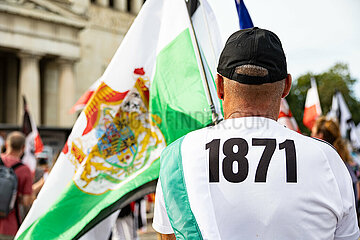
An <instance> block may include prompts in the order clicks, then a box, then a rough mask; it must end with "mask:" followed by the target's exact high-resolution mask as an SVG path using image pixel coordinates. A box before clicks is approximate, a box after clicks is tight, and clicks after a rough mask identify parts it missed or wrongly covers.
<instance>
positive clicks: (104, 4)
mask: <svg viewBox="0 0 360 240" xmlns="http://www.w3.org/2000/svg"><path fill="white" fill-rule="evenodd" d="M96 3H97V4H98V5H100V6H102V7H109V0H96Z"/></svg>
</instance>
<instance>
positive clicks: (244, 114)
mask: <svg viewBox="0 0 360 240" xmlns="http://www.w3.org/2000/svg"><path fill="white" fill-rule="evenodd" d="M224 115H225V119H230V118H242V117H264V118H270V119H272V120H275V121H277V116H276V117H275V116H274V114H266V113H265V114H263V113H253V112H245V111H234V112H232V113H230V114H224Z"/></svg>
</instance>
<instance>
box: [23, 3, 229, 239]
mask: <svg viewBox="0 0 360 240" xmlns="http://www.w3.org/2000/svg"><path fill="white" fill-rule="evenodd" d="M187 2H188V5H186V4H185V1H183V0H148V1H146V3H145V4H144V6H143V8H142V10H141V11H140V13H139V15H138V17H137V18H136V19H135V21H134V23H133V25H132V27H131V28H130V30H129V32H128V33H127V35H126V36H125V38H124V40H123V42H122V44H121V46H120V47H119V49H118V50H117V52H116V54H115V55H114V58H113V59H112V61H111V63H110V65H109V66H108V68H107V69H106V71H105V73H104V74H103V76H102V82H101V84H100V85H99V87H98V88H97V90H96V91H95V93H94V94H93V96H92V97H91V99H90V101H89V102H88V104H87V105H86V107H85V109H84V111H83V112H82V113H81V114H80V116H79V119H78V120H77V121H76V123H75V125H74V127H73V131H72V133H71V134H70V136H69V139H68V141H67V143H66V144H65V147H64V149H63V151H62V153H61V155H60V157H59V159H58V161H57V163H56V165H55V166H54V168H53V170H52V172H51V174H50V176H49V178H48V179H47V181H46V183H45V185H44V187H43V189H42V190H41V192H40V194H39V195H38V198H37V200H36V201H35V202H34V204H33V207H32V208H31V210H30V212H29V213H28V216H27V217H26V219H25V221H24V223H23V224H22V225H21V228H20V230H19V232H18V234H17V236H16V238H17V239H73V238H75V239H78V238H79V237H80V236H81V235H82V234H83V233H85V232H86V231H88V230H89V229H90V228H91V227H93V226H94V225H96V224H97V223H98V222H99V221H101V220H102V219H104V218H105V217H106V216H108V215H110V214H111V212H113V211H115V210H116V209H118V208H119V207H122V206H124V205H125V204H128V203H129V202H130V201H132V200H135V199H136V198H137V197H140V196H141V195H144V194H145V193H148V192H150V191H154V189H155V188H154V186H155V182H156V179H157V177H158V174H159V156H160V153H161V151H162V149H163V148H164V147H165V146H166V145H167V144H169V143H171V142H172V141H174V140H175V139H177V138H178V137H180V136H182V135H184V134H186V133H187V132H189V131H191V130H194V129H197V128H200V127H204V126H206V125H208V124H211V123H212V122H213V120H214V116H216V115H218V116H220V115H221V113H220V112H216V114H213V109H215V110H216V105H220V104H219V103H216V102H214V105H215V106H213V107H210V103H211V101H210V98H209V95H208V92H211V91H212V89H215V87H214V81H213V79H207V84H209V85H210V87H209V91H207V90H206V89H207V87H206V85H207V84H206V79H205V78H204V76H205V75H207V74H208V75H210V76H214V75H215V69H213V68H212V65H210V64H209V62H207V61H203V64H201V60H203V59H202V58H201V57H200V54H199V52H202V55H203V57H204V56H206V55H207V54H211V51H214V49H221V47H220V48H219V47H216V48H215V47H214V48H213V49H212V50H211V51H210V53H207V49H205V48H204V47H201V44H202V40H201V39H196V38H195V35H194V32H193V31H192V28H191V23H190V20H189V14H188V11H187V6H188V7H189V9H190V5H191V1H187ZM201 2H204V1H201ZM199 6H200V7H201V5H199V4H197V5H196V8H195V11H197V9H198V8H199ZM203 10H204V9H202V10H201V11H203ZM208 10H209V9H208ZM234 11H235V10H234ZM193 13H195V12H193V11H190V15H192V14H193ZM203 14H206V11H205V10H204V11H203ZM206 19H207V20H206V21H208V20H209V19H210V18H206ZM208 24H209V26H211V27H213V26H215V25H214V24H212V23H208ZM209 34H210V33H209ZM229 34H230V33H229ZM196 40H197V41H198V42H199V43H200V51H198V49H197V44H196V42H197V41H196ZM213 54H214V56H217V55H218V53H216V52H214V53H213ZM205 60H207V59H205ZM203 66H204V68H203ZM204 72H205V73H204ZM206 73H207V74H206ZM212 99H214V98H212Z"/></svg>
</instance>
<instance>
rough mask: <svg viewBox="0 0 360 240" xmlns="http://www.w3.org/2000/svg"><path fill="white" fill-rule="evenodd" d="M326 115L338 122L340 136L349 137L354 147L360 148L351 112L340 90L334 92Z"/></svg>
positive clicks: (359, 137)
mask: <svg viewBox="0 0 360 240" xmlns="http://www.w3.org/2000/svg"><path fill="white" fill-rule="evenodd" d="M327 117H328V118H332V119H335V120H336V121H337V122H338V123H339V127H340V132H341V136H342V137H343V138H346V139H349V140H350V142H351V145H352V146H353V147H354V148H356V149H359V148H360V136H359V134H357V129H356V126H355V123H354V121H353V120H352V115H351V112H350V110H349V108H348V106H347V104H346V102H345V100H344V97H343V95H342V94H341V93H340V92H336V93H335V94H334V96H333V99H332V104H331V109H330V111H329V113H328V114H327Z"/></svg>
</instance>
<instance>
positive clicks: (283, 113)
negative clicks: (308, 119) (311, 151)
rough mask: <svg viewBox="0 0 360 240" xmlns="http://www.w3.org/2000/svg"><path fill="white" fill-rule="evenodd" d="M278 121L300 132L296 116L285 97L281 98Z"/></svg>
mask: <svg viewBox="0 0 360 240" xmlns="http://www.w3.org/2000/svg"><path fill="white" fill-rule="evenodd" d="M278 122H279V123H281V124H282V125H284V126H285V127H287V128H289V129H291V130H294V131H296V132H298V133H300V129H299V127H298V125H297V122H296V120H295V118H294V117H293V115H292V113H291V110H290V108H289V105H288V103H287V101H286V100H285V98H283V99H281V104H280V113H279V118H278Z"/></svg>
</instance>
